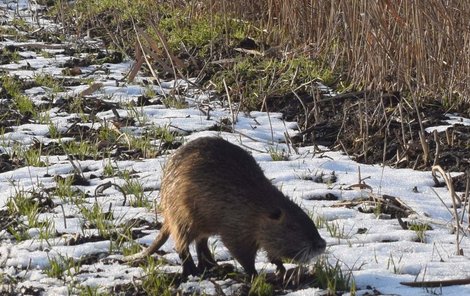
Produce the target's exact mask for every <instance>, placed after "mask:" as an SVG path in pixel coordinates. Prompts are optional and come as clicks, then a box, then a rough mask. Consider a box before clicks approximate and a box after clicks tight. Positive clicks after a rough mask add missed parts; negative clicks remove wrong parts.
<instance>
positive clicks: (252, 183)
mask: <svg viewBox="0 0 470 296" xmlns="http://www.w3.org/2000/svg"><path fill="white" fill-rule="evenodd" d="M160 207H161V210H162V214H163V217H164V223H163V227H162V229H161V230H160V233H159V235H158V237H157V238H156V239H155V241H154V242H153V243H152V244H151V245H150V246H149V247H148V248H147V249H146V250H144V251H143V252H141V253H139V254H136V255H134V256H130V257H127V259H128V260H133V259H137V258H142V257H145V256H147V255H150V254H152V253H153V252H155V251H156V250H157V249H158V248H160V247H161V246H162V245H163V244H164V243H165V241H166V240H167V239H168V236H171V238H172V239H173V240H174V241H175V248H176V251H177V252H178V254H179V255H180V258H181V260H182V261H183V275H188V274H196V273H198V272H200V271H202V270H204V269H205V268H210V267H213V266H215V265H216V262H215V260H214V258H213V256H212V254H211V252H210V251H209V248H208V246H207V239H208V237H209V236H211V235H219V236H220V238H221V240H222V242H223V243H224V244H225V246H226V247H227V248H228V250H229V251H230V253H231V254H232V255H233V257H234V258H235V259H236V260H237V261H238V262H239V263H240V264H241V265H242V266H243V268H244V269H245V271H246V272H247V273H249V274H256V270H255V256H256V253H257V251H258V249H260V248H262V249H264V250H265V251H266V252H267V254H268V257H269V259H270V260H271V262H273V263H275V264H276V265H277V267H278V269H279V270H280V271H283V270H284V267H283V265H282V260H281V259H282V258H289V259H294V260H296V261H299V262H305V261H308V260H309V259H311V258H312V257H313V256H315V255H318V254H320V253H322V252H323V251H324V250H325V246H326V243H325V241H324V240H323V239H322V238H321V237H320V235H319V234H318V231H317V229H316V228H315V225H314V223H313V222H312V220H311V219H310V218H309V217H308V216H307V215H306V214H305V213H304V212H303V211H302V210H301V209H300V207H299V206H297V205H296V204H295V203H294V202H292V201H291V200H289V199H288V198H286V197H285V196H284V195H283V194H282V193H281V192H280V191H279V190H278V189H277V188H276V187H274V186H273V185H272V184H271V182H270V181H269V180H268V179H267V178H266V177H265V176H264V174H263V171H262V170H261V168H260V167H259V166H258V164H257V163H256V161H255V160H254V158H253V157H252V156H251V155H249V154H248V153H247V152H246V151H245V150H243V149H242V148H240V147H238V146H236V145H233V144H230V143H229V142H227V141H224V140H222V139H219V138H212V137H205V138H199V139H197V140H194V141H191V142H189V143H188V144H186V145H184V146H183V147H181V148H179V149H178V150H177V151H176V152H175V153H174V155H173V156H172V157H171V158H170V160H169V161H168V163H167V165H166V167H165V170H164V174H163V181H162V188H161V203H160ZM192 242H195V243H196V251H197V256H198V267H197V268H196V266H195V264H194V262H193V259H192V257H191V255H190V253H189V245H190V244H191V243H192Z"/></svg>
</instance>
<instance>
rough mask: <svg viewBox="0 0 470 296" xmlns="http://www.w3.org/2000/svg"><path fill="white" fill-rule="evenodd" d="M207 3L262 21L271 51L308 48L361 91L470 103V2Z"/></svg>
mask: <svg viewBox="0 0 470 296" xmlns="http://www.w3.org/2000/svg"><path fill="white" fill-rule="evenodd" d="M203 2H204V3H206V4H207V5H209V6H210V8H211V9H212V10H213V12H214V11H222V12H223V11H230V12H231V13H233V15H235V16H237V17H243V18H245V19H249V20H252V21H255V22H257V23H258V26H259V28H260V29H265V30H266V32H267V33H266V40H267V41H268V42H269V43H271V44H273V43H274V44H275V43H278V44H295V45H296V46H297V49H298V48H301V47H302V46H303V49H304V52H305V51H308V53H309V54H310V56H312V57H319V58H320V59H321V60H322V61H324V63H325V66H327V67H331V68H333V69H339V70H340V71H341V72H342V73H344V75H345V77H347V80H348V81H350V82H351V83H352V84H353V85H354V86H355V87H356V88H358V87H359V88H365V89H374V90H387V91H390V90H393V91H404V92H405V93H413V94H418V95H419V97H435V98H440V99H443V100H444V103H447V104H448V106H449V107H450V105H454V107H455V104H458V103H459V102H460V103H463V102H464V101H465V100H466V102H465V103H467V104H468V103H470V98H469V97H468V93H469V90H470V78H469V73H470V59H469V58H468V57H469V56H470V21H469V20H470V2H469V1H466V0H448V1H441V0H429V1H407V0H401V1H392V0H379V1H368V0H361V1H349V0H325V1H313V0H310V1H308V0H292V1H284V0H259V1H241V0H235V1H233V0H231V1H226V0H223V1H214V0H206V1H203ZM215 3H218V4H217V5H215Z"/></svg>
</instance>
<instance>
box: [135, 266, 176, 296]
mask: <svg viewBox="0 0 470 296" xmlns="http://www.w3.org/2000/svg"><path fill="white" fill-rule="evenodd" d="M160 265H161V262H159V261H157V260H156V259H155V258H153V257H149V258H148V260H147V261H146V265H143V266H141V267H142V268H143V270H144V272H145V274H146V276H145V278H144V279H143V280H142V289H143V291H145V293H147V295H162V296H170V295H172V289H173V282H174V278H172V277H171V276H169V275H168V274H165V273H163V272H161V271H159V268H158V267H159V266H160Z"/></svg>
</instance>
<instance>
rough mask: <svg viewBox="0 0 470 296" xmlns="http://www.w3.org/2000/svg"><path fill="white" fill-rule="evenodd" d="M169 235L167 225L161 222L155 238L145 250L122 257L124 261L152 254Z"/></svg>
mask: <svg viewBox="0 0 470 296" xmlns="http://www.w3.org/2000/svg"><path fill="white" fill-rule="evenodd" d="M169 236H170V231H169V229H168V227H167V226H166V224H165V223H163V226H162V228H161V229H160V232H159V233H158V235H157V237H156V238H155V240H154V241H153V242H152V243H151V244H150V246H148V247H147V248H146V249H145V250H142V251H141V252H139V253H136V254H134V255H129V256H126V257H124V261H126V262H130V261H135V260H140V259H143V258H145V257H147V256H150V255H152V254H153V253H155V252H156V251H157V250H158V249H160V247H161V246H163V244H164V243H165V242H166V241H167V240H168V237H169Z"/></svg>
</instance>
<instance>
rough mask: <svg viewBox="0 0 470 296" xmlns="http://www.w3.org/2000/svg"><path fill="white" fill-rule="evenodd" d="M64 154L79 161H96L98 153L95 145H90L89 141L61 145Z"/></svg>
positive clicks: (69, 142)
mask: <svg viewBox="0 0 470 296" xmlns="http://www.w3.org/2000/svg"><path fill="white" fill-rule="evenodd" d="M62 146H63V148H64V152H65V153H67V154H69V155H72V156H74V157H76V158H78V159H79V160H85V159H89V158H92V159H98V157H99V151H98V147H97V145H94V144H92V143H90V142H89V141H86V140H83V141H68V142H65V143H63V144H62Z"/></svg>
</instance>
